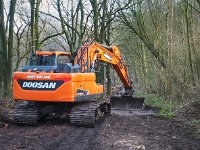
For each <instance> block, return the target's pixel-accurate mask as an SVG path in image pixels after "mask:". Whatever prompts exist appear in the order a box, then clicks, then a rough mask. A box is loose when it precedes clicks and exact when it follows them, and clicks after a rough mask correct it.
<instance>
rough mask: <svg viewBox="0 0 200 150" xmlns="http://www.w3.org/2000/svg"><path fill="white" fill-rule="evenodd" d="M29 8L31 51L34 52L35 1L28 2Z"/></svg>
mask: <svg viewBox="0 0 200 150" xmlns="http://www.w3.org/2000/svg"><path fill="white" fill-rule="evenodd" d="M30 6H31V50H32V52H35V34H34V33H35V0H30Z"/></svg>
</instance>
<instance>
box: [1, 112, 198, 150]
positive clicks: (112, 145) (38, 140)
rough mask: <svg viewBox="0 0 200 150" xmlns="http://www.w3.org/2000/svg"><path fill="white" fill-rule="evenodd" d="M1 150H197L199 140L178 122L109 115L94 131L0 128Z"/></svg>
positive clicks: (58, 125)
mask: <svg viewBox="0 0 200 150" xmlns="http://www.w3.org/2000/svg"><path fill="white" fill-rule="evenodd" d="M0 149H1V150H12V149H13V150H15V149H26V150H27V149H28V150H34V149H35V150H38V149H39V150H40V149H41V150H43V149H49V150H55V149H57V150H68V149H70V150H129V149H130V150H200V139H197V138H194V137H193V136H192V135H191V132H190V131H189V130H188V129H187V128H186V127H184V125H181V124H180V123H178V122H175V121H170V120H165V119H161V118H158V117H155V116H152V115H143V116H140V115H119V114H115V113H114V114H113V113H112V114H111V115H110V116H108V117H107V118H106V119H105V120H104V121H103V122H102V123H101V124H99V125H97V127H96V128H84V127H75V126H72V125H69V124H68V123H66V122H64V121H59V120H54V121H45V122H42V123H40V124H39V126H38V127H30V126H15V125H8V127H5V128H0Z"/></svg>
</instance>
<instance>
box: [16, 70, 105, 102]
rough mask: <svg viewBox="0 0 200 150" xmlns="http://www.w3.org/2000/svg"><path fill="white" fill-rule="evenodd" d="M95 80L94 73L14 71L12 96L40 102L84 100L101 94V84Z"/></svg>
mask: <svg viewBox="0 0 200 150" xmlns="http://www.w3.org/2000/svg"><path fill="white" fill-rule="evenodd" d="M95 80H96V76H95V74H94V73H43V72H41V73H37V72H15V73H14V81H13V97H14V99H15V100H26V101H40V102H41V101H43V102H79V101H85V100H88V98H96V97H101V96H102V94H103V86H102V85H97V84H96V82H95ZM22 81H23V82H22ZM30 81H31V82H30Z"/></svg>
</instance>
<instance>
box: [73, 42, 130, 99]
mask: <svg viewBox="0 0 200 150" xmlns="http://www.w3.org/2000/svg"><path fill="white" fill-rule="evenodd" d="M97 61H101V62H105V63H109V64H112V65H113V68H114V69H115V71H116V73H117V74H118V76H119V78H120V79H121V81H122V83H123V85H124V87H125V94H126V95H132V83H131V81H130V80H129V78H128V70H127V67H126V63H125V61H124V60H123V58H122V54H121V53H120V51H119V49H118V48H117V47H116V46H105V45H101V44H98V43H92V44H84V45H83V46H82V47H81V48H80V49H79V51H78V54H77V57H76V59H75V63H76V64H79V65H80V66H81V70H82V72H88V71H89V72H90V71H93V70H94V67H95V63H96V62H97Z"/></svg>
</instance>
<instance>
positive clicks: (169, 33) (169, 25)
mask: <svg viewBox="0 0 200 150" xmlns="http://www.w3.org/2000/svg"><path fill="white" fill-rule="evenodd" d="M167 7H168V16H167V48H168V58H167V86H166V93H167V95H170V94H171V91H172V90H171V88H172V85H171V84H172V83H171V78H170V73H171V67H172V50H173V42H172V41H173V39H172V38H173V34H172V32H173V1H172V0H168V2H167Z"/></svg>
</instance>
